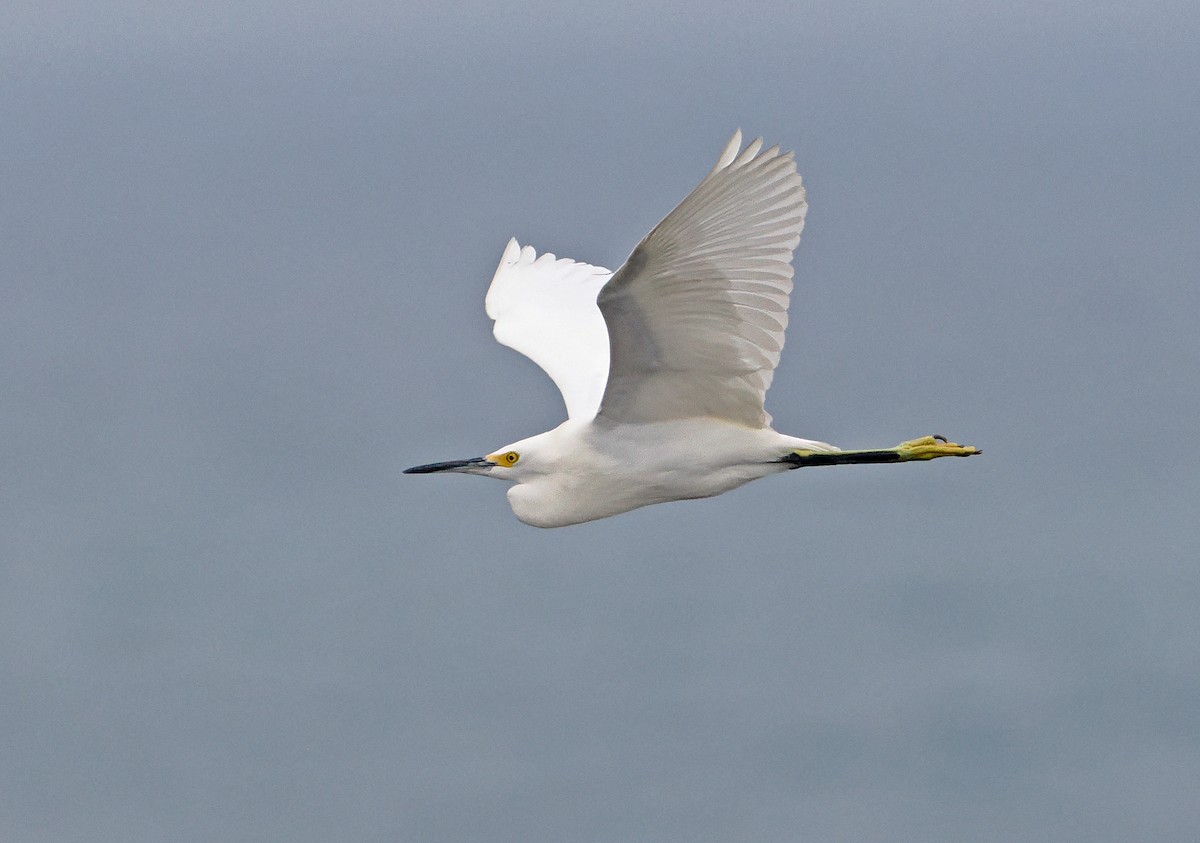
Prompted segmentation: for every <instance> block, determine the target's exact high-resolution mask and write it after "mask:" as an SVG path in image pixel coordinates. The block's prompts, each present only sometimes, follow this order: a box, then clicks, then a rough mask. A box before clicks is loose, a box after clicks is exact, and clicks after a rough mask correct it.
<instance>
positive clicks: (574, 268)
mask: <svg viewBox="0 0 1200 843" xmlns="http://www.w3.org/2000/svg"><path fill="white" fill-rule="evenodd" d="M610 277H612V272H611V271H610V270H607V269H605V268H603V267H600V266H591V265H590V264H586V263H578V262H576V261H573V260H569V259H567V258H556V257H555V256H554V255H552V254H550V253H549V252H547V253H546V254H544V255H541V256H539V255H538V254H537V252H536V251H534V249H533V247H532V246H525V247H524V248H522V247H521V244H519V243H518V242H517V241H516V239H515V238H514V239H512V240H509V241H508V246H506V247H505V249H504V255H503V256H502V257H501V258H500V265H499V266H498V267H497V268H496V274H495V275H494V276H493V277H492V283H491V286H490V287H488V292H487V297H486V298H485V299H484V308H485V309H486V311H487V315H488V316H490V317H491V318H492V319H494V320H495V323H496V324H495V326H494V328H493V333H494V334H495V336H496V339H497V340H498V341H499V342H500V343H501V344H502V345H507V346H508V347H509V348H512V349H515V350H517V351H519V352H521V353H522V354H524V355H525V356H526V357H528V358H529V359H530V360H532V361H533V362H534V363H537V364H538V365H539V366H541V367H542V369H543V370H544V371H545V372H546V374H548V375H549V376H550V378H551V380H553V381H554V383H555V385H556V386H557V387H558V390H559V392H561V393H562V397H563V403H565V404H566V405H567V415H568V417H570V418H572V419H590V418H592V417H593V416H595V415H596V410H597V408H598V407H599V406H600V397H601V395H602V394H603V393H604V384H605V381H606V380H607V378H608V329H607V328H606V327H605V325H604V317H602V316H601V315H600V309H599V308H598V307H597V306H596V294H597V293H598V292H599V291H600V288H601V287H603V286H604V284H605V282H607V281H608V279H609V278H610Z"/></svg>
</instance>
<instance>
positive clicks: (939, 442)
mask: <svg viewBox="0 0 1200 843" xmlns="http://www.w3.org/2000/svg"><path fill="white" fill-rule="evenodd" d="M896 453H897V454H899V455H900V460H901V461H902V462H903V461H905V460H932V459H937V458H938V457H971V456H974V455H975V454H982V453H983V451H981V450H979V449H978V448H975V447H972V446H971V445H959V444H957V443H955V442H950V441H948V440H947V439H946V437H945V436H922V437H921V438H920V439H913V440H912V441H911V442H901V443H900V444H899V445H897V446H896Z"/></svg>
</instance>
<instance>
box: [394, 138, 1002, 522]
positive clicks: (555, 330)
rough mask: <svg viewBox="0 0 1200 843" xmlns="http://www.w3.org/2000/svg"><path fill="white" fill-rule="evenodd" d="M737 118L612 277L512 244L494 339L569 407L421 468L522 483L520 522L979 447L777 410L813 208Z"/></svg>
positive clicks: (494, 295)
mask: <svg viewBox="0 0 1200 843" xmlns="http://www.w3.org/2000/svg"><path fill="white" fill-rule="evenodd" d="M762 146H763V142H762V139H761V138H760V139H758V140H756V141H754V142H753V143H751V144H749V145H748V146H747V147H746V148H745V149H742V133H741V130H738V131H737V132H735V133H734V135H733V137H732V138H731V139H730V140H729V143H728V144H726V146H725V149H724V150H723V151H722V152H721V155H720V158H718V160H717V163H716V166H715V167H713V169H712V171H711V172H710V173H709V174H708V175H707V176H705V178H704V180H703V181H701V182H700V184H699V185H698V186H697V187H696V189H695V190H693V191H692V192H691V193H690V194H688V196H687V197H686V198H685V199H684V200H683V202H681V203H680V204H679V206H678V207H676V208H675V210H673V211H671V213H669V214H668V215H667V216H666V218H665V219H664V220H663V221H662V222H660V223H659V224H658V225H657V226H655V227H654V230H653V231H651V232H650V233H649V234H648V235H646V237H645V239H643V240H642V242H641V243H639V244H638V246H637V248H636V249H634V250H633V253H632V254H631V255H630V256H629V259H628V260H626V261H625V263H624V265H622V266H621V268H620V269H618V270H617V271H616V272H615V273H614V272H610V271H609V270H607V269H603V268H601V267H598V266H590V265H588V264H586V263H578V262H576V261H572V260H567V259H556V258H555V256H554V255H552V254H549V253H547V254H543V255H541V256H540V257H539V256H538V255H537V253H536V252H535V251H534V250H533V248H532V247H530V246H525V247H521V245H520V244H519V243H517V241H516V240H515V239H513V240H510V241H509V243H508V247H507V248H506V249H505V250H504V255H503V257H502V258H501V259H500V266H499V267H498V268H497V269H496V274H495V276H494V277H493V278H492V284H491V287H490V288H489V289H488V292H487V298H486V300H485V307H486V309H487V314H488V316H490V317H491V318H492V319H493V320H494V321H495V335H496V339H497V340H499V341H500V342H501V343H502V344H504V345H507V346H509V347H510V348H513V349H516V350H517V351H519V352H521V353H522V354H524V355H526V356H527V357H529V358H530V359H531V360H533V362H535V363H537V364H538V365H539V366H540V367H541V368H542V369H544V370H545V372H546V374H548V375H549V376H550V377H551V379H553V381H554V383H555V384H556V385H557V386H558V388H559V391H560V392H562V397H563V401H564V403H565V404H566V408H567V420H566V421H565V422H563V423H562V424H561V425H559V426H558V427H556V428H554V429H553V430H550V431H547V432H546V433H541V434H538V435H537V436H532V437H530V438H528V439H522V440H521V441H520V442H514V443H513V444H511V445H506V446H505V447H503V448H500V449H498V450H496V451H494V452H493V453H490V454H488V455H487V456H485V457H475V458H473V459H466V460H454V461H451V462H440V463H433V464H430V465H419V466H415V467H413V468H410V469H407V470H406V471H405V473H406V474H432V473H434V472H440V471H453V472H462V473H466V474H481V475H484V476H486V477H499V478H501V479H504V480H509V481H511V482H512V483H513V484H514V485H513V486H512V487H511V488H510V489H509V490H508V500H509V503H510V504H511V505H512V510H513V512H514V513H515V514H516V516H517V518H519V519H521V520H522V521H524V522H525V523H526V524H532V525H534V526H537V527H563V526H566V525H568V524H578V523H581V522H584V521H592V520H594V519H597V518H605V517H607V516H610V515H617V514H619V513H622V512H628V511H629V510H631V509H636V508H638V507H641V506H647V505H649V504H653V503H663V502H665V501H674V500H684V499H689V498H705V497H710V496H712V495H719V494H721V493H722V492H728V491H729V490H730V489H735V488H737V487H738V486H741V485H743V484H745V483H748V482H750V481H751V480H757V479H758V478H760V477H765V476H767V475H768V474H777V473H780V472H784V471H789V470H791V469H795V468H800V467H802V466H814V465H843V464H849V463H891V462H907V461H909V460H931V459H935V458H937V457H967V456H971V455H973V454H978V453H980V451H979V450H978V449H976V448H972V447H970V446H964V445H957V444H955V443H953V442H949V441H947V440H946V439H945V437H942V436H925V437H922V438H920V439H914V440H911V441H909V442H904V443H902V444H900V445H897V446H896V447H894V448H883V449H877V450H867V451H843V450H841V449H839V448H837V447H835V446H833V445H829V444H827V443H825V442H816V441H812V440H809V439H798V438H796V437H794V436H785V435H783V434H781V433H776V432H775V431H774V430H773V429H772V428H771V417H770V416H769V415H767V413H766V411H765V410H764V409H763V397H764V396H765V394H766V391H767V387H769V386H770V385H771V378H772V377H773V375H774V371H775V366H776V364H777V363H778V362H779V353H780V351H781V350H782V348H783V336H784V330H785V329H786V328H787V322H788V314H787V309H788V298H789V296H790V294H791V291H792V251H793V250H794V249H795V248H796V244H797V243H799V242H800V230H801V229H802V228H803V227H804V214H805V212H806V211H807V209H808V205H807V203H806V202H805V196H804V187H803V185H802V183H801V180H800V175H799V173H797V172H796V164H795V161H794V160H793V156H792V153H790V152H789V153H784V152H781V151H780V150H779V147H777V146H773V147H771V148H770V149H767V150H763V148H762Z"/></svg>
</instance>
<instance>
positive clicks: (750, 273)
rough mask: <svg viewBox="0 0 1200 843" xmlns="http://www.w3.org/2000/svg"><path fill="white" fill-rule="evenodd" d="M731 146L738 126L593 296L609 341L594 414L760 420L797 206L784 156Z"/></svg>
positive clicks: (738, 137) (799, 222)
mask: <svg viewBox="0 0 1200 843" xmlns="http://www.w3.org/2000/svg"><path fill="white" fill-rule="evenodd" d="M741 145H742V133H741V131H740V130H739V131H737V132H735V133H734V135H733V137H732V138H731V139H730V141H729V143H728V145H726V147H725V150H724V151H723V152H722V153H721V156H720V158H719V159H718V161H717V164H716V166H715V167H714V168H713V170H712V172H710V173H709V174H708V175H707V176H706V177H705V178H704V180H703V181H701V182H700V184H699V185H698V186H697V187H696V189H695V190H693V191H692V192H691V193H690V194H688V196H687V198H686V199H684V200H683V202H681V203H680V204H679V206H678V207H677V208H675V210H673V211H672V212H671V213H670V214H668V215H667V217H666V219H664V220H663V221H662V222H660V223H659V224H658V225H657V226H655V228H654V230H653V231H651V232H650V233H649V234H648V235H646V238H645V239H644V240H642V242H641V243H640V244H639V245H638V247H637V248H636V249H634V250H633V254H631V255H630V256H629V259H628V260H627V261H626V262H625V264H624V265H623V266H622V267H621V268H620V269H619V270H617V272H616V274H615V275H614V276H613V277H612V280H611V281H610V282H609V283H608V285H607V286H606V287H604V289H603V290H602V291H601V293H600V296H599V301H598V304H599V308H600V312H601V313H602V314H603V315H604V321H605V323H606V324H607V325H608V334H609V343H610V345H611V363H610V371H609V374H608V384H607V387H606V389H605V392H604V398H603V401H602V402H601V405H600V416H601V417H602V418H608V419H611V420H613V421H621V422H650V421H661V420H666V419H678V418H692V417H697V416H713V417H716V418H722V419H728V420H729V421H732V422H736V423H738V424H744V425H747V426H750V427H756V428H757V427H764V426H767V425H769V424H770V423H771V417H770V416H769V415H767V413H766V411H765V410H764V409H763V397H764V395H765V394H766V391H767V387H769V386H770V385H771V378H772V377H773V376H774V372H775V366H776V364H778V363H779V353H780V351H781V350H782V349H783V337H784V330H785V329H786V328H787V321H788V316H787V308H788V297H789V295H790V294H791V291H792V250H793V249H795V248H796V244H797V243H799V242H800V230H801V229H802V228H803V227H804V214H805V211H806V210H807V208H808V205H807V203H806V202H805V199H804V187H803V185H802V183H801V181H800V175H799V174H798V173H797V172H796V164H795V161H794V160H793V157H792V154H791V153H790V152H788V153H781V152H780V151H779V147H777V146H775V147H771V148H770V149H768V150H765V151H760V150H761V149H762V139H761V138H760V139H759V140H756V141H754V142H753V143H751V144H750V145H749V146H747V147H746V148H745V149H744V150H743V149H741Z"/></svg>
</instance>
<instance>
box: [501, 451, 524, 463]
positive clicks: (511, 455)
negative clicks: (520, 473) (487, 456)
mask: <svg viewBox="0 0 1200 843" xmlns="http://www.w3.org/2000/svg"><path fill="white" fill-rule="evenodd" d="M520 458H521V455H520V454H518V453H517V452H516V451H509V452H508V453H506V454H505V455H504V456H502V457H501V458H500V459H502V460H504V464H505V465H516V464H517V460H519V459H520Z"/></svg>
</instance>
